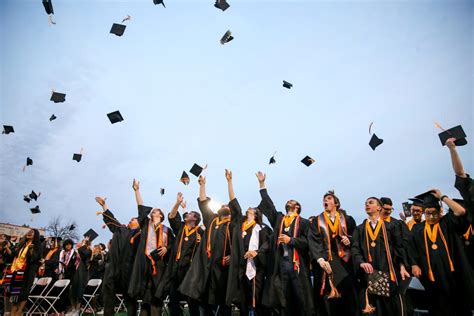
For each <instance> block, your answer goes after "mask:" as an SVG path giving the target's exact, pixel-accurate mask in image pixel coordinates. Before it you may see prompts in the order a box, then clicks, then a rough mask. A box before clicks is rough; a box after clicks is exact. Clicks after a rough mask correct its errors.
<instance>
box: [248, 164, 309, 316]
mask: <svg viewBox="0 0 474 316" xmlns="http://www.w3.org/2000/svg"><path fill="white" fill-rule="evenodd" d="M257 179H258V182H259V186H260V196H261V198H262V200H261V202H260V204H259V206H258V209H259V210H261V211H262V213H263V214H264V215H265V216H266V217H267V219H268V221H269V222H270V224H271V226H272V227H273V231H274V234H275V238H274V242H273V245H272V248H273V252H274V264H273V272H272V275H271V277H270V278H269V279H267V280H266V281H265V286H266V287H269V290H268V292H266V294H268V295H265V296H264V299H263V303H264V305H265V306H268V307H274V308H276V309H278V310H279V313H280V315H312V314H313V310H314V308H313V296H312V287H311V280H310V270H309V249H308V234H309V221H308V220H307V219H304V218H302V217H301V216H300V212H301V205H300V203H299V202H297V201H295V200H289V201H288V202H287V203H286V205H285V210H286V215H285V214H283V213H282V212H278V211H277V210H276V208H275V205H274V204H273V201H272V199H271V198H270V196H269V195H268V192H267V189H266V187H265V179H266V175H265V174H264V173H262V172H260V171H259V172H257Z"/></svg>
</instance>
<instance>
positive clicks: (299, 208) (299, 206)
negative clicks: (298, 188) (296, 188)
mask: <svg viewBox="0 0 474 316" xmlns="http://www.w3.org/2000/svg"><path fill="white" fill-rule="evenodd" d="M293 201H295V200H293ZM295 203H296V205H298V210H297V211H296V213H297V214H301V204H300V202H298V201H295ZM285 210H286V212H287V213H288V212H289V211H290V207H289V206H288V203H286V205H285Z"/></svg>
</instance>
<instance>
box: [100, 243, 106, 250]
mask: <svg viewBox="0 0 474 316" xmlns="http://www.w3.org/2000/svg"><path fill="white" fill-rule="evenodd" d="M99 246H100V249H101V250H102V251H104V250H105V245H104V244H103V243H100V244H99Z"/></svg>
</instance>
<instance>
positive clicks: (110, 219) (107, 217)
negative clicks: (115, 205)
mask: <svg viewBox="0 0 474 316" xmlns="http://www.w3.org/2000/svg"><path fill="white" fill-rule="evenodd" d="M106 200H107V198H102V197H100V196H97V197H96V198H95V201H96V202H97V203H98V204H99V205H100V206H102V210H103V211H102V212H97V215H101V214H102V220H103V221H104V224H105V225H107V227H108V228H109V230H110V231H111V232H112V233H115V232H116V231H118V229H119V228H121V227H123V225H122V224H120V222H119V221H118V220H117V219H116V218H115V216H114V214H113V213H112V212H111V211H110V210H109V206H108V205H107V203H106V202H105V201H106Z"/></svg>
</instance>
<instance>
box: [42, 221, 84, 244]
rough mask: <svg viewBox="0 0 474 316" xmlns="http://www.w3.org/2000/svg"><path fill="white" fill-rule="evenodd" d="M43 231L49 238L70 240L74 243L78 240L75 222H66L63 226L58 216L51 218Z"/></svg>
mask: <svg viewBox="0 0 474 316" xmlns="http://www.w3.org/2000/svg"><path fill="white" fill-rule="evenodd" d="M45 229H46V232H47V233H48V235H50V236H51V237H61V238H62V240H65V239H72V240H73V241H74V242H77V241H78V240H79V235H78V233H77V224H76V222H75V221H73V220H68V221H67V222H66V221H65V223H64V224H63V219H62V217H61V216H60V215H59V216H56V217H53V218H52V219H51V220H50V221H49V223H48V226H46V228H45Z"/></svg>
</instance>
